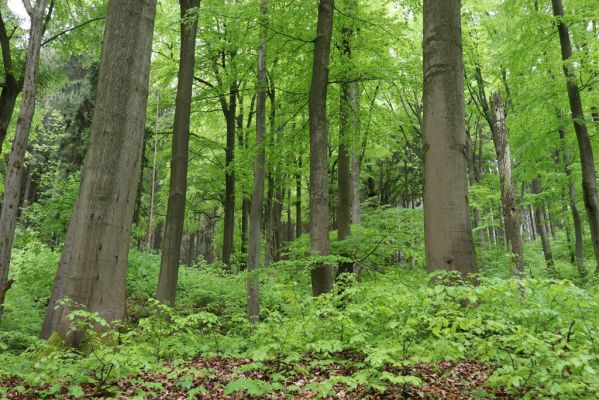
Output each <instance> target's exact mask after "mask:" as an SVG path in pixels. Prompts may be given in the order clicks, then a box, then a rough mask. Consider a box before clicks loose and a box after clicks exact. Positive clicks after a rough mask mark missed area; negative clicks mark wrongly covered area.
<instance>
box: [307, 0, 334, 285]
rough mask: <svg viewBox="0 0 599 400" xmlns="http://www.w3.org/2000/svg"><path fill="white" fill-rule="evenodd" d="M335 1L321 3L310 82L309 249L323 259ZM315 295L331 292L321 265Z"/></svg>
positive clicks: (326, 237)
mask: <svg viewBox="0 0 599 400" xmlns="http://www.w3.org/2000/svg"><path fill="white" fill-rule="evenodd" d="M334 8H335V4H334V1H333V0H320V4H319V7H318V22H317V27H316V40H315V43H314V59H313V64H312V80H311V83H310V99H309V106H308V108H309V120H310V247H311V248H312V250H313V251H314V252H315V253H316V254H318V255H322V256H326V255H328V254H329V180H328V176H327V175H328V170H329V167H328V152H327V150H328V145H329V144H328V142H329V140H328V128H327V104H326V99H327V83H328V76H329V58H330V54H331V36H332V31H333V10H334ZM311 279H312V294H313V295H314V296H318V295H321V294H323V293H327V292H330V291H331V289H332V286H333V270H332V268H331V266H330V265H326V264H321V265H318V266H316V267H315V268H314V269H312V272H311Z"/></svg>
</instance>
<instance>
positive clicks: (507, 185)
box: [490, 92, 524, 277]
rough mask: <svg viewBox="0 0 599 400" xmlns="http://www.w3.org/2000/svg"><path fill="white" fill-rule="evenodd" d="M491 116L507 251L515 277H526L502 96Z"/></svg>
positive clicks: (496, 98) (493, 103)
mask: <svg viewBox="0 0 599 400" xmlns="http://www.w3.org/2000/svg"><path fill="white" fill-rule="evenodd" d="M490 106H491V107H490V108H491V113H492V120H493V128H494V129H492V132H491V133H492V134H493V143H494V145H495V153H496V155H497V163H498V164H499V182H500V185H501V207H502V210H503V219H504V223H505V236H506V242H507V246H508V250H509V251H510V252H511V253H512V254H513V262H514V265H513V270H512V274H513V275H516V276H519V277H522V276H523V275H524V249H523V247H522V233H521V231H520V213H519V211H518V206H517V205H516V195H515V190H514V179H513V177H512V160H511V155H510V145H509V141H508V130H507V123H506V114H505V105H504V104H503V99H502V98H501V94H500V93H499V92H495V94H494V95H493V96H492V98H491V104H490Z"/></svg>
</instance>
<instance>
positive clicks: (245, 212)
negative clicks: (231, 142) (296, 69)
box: [237, 91, 250, 268]
mask: <svg viewBox="0 0 599 400" xmlns="http://www.w3.org/2000/svg"><path fill="white" fill-rule="evenodd" d="M243 96H244V93H243V91H242V93H238V95H237V98H238V99H237V105H238V108H239V113H238V114H237V142H238V143H239V148H240V149H242V150H245V149H246V147H247V146H246V140H245V130H244V128H243V117H244V113H245V111H244V107H243ZM249 212H250V200H249V198H248V196H247V195H246V193H245V190H243V195H242V199H241V254H242V256H244V255H245V254H246V251H247V241H248V217H249ZM241 267H242V268H244V265H243V263H242V265H241Z"/></svg>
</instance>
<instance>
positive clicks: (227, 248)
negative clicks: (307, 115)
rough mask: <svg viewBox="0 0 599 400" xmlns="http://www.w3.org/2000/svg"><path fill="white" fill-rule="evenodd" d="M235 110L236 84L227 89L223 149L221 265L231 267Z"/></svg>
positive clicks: (233, 212)
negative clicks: (224, 142)
mask: <svg viewBox="0 0 599 400" xmlns="http://www.w3.org/2000/svg"><path fill="white" fill-rule="evenodd" d="M236 108H237V84H236V83H232V84H231V86H230V87H229V105H228V108H227V109H226V110H223V111H225V116H226V119H227V146H226V149H225V166H226V172H225V202H224V208H225V216H224V221H223V224H224V226H223V264H225V265H226V266H227V267H231V254H233V251H234V248H233V247H234V241H233V238H234V234H235V125H236V121H235V116H236Z"/></svg>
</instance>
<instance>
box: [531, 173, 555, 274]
mask: <svg viewBox="0 0 599 400" xmlns="http://www.w3.org/2000/svg"><path fill="white" fill-rule="evenodd" d="M532 192H533V193H534V194H537V195H538V194H540V193H541V183H540V181H539V178H535V179H533V181H532ZM534 208H535V219H536V220H537V230H538V232H539V236H541V244H542V246H543V256H544V257H545V262H546V263H547V270H548V271H549V273H550V274H555V263H554V261H553V254H552V253H551V242H550V241H549V233H548V232H547V227H546V225H545V216H544V215H543V214H544V212H543V203H542V202H541V201H537V202H536V203H535V206H534Z"/></svg>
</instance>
